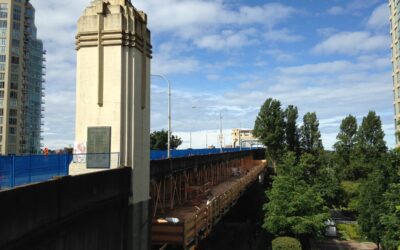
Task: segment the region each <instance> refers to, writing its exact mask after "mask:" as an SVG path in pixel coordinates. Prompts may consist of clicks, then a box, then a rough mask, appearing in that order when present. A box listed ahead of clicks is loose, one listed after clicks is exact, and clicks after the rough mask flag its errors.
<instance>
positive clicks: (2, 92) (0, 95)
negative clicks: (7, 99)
mask: <svg viewBox="0 0 400 250" xmlns="http://www.w3.org/2000/svg"><path fill="white" fill-rule="evenodd" d="M0 98H4V91H3V90H0Z"/></svg>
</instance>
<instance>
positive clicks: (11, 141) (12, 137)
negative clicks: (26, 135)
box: [8, 135, 17, 144]
mask: <svg viewBox="0 0 400 250" xmlns="http://www.w3.org/2000/svg"><path fill="white" fill-rule="evenodd" d="M16 142H17V137H16V136H15V135H9V136H8V143H12V144H15V143H16Z"/></svg>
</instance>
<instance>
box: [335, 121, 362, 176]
mask: <svg viewBox="0 0 400 250" xmlns="http://www.w3.org/2000/svg"><path fill="white" fill-rule="evenodd" d="M336 139H337V140H338V141H337V142H336V143H335V144H334V148H335V150H336V160H337V163H338V167H339V169H338V173H339V176H340V177H341V178H342V179H346V180H349V179H354V176H355V175H356V174H355V173H354V172H356V171H353V170H354V169H353V168H352V167H353V165H352V164H351V159H354V156H355V145H356V139H357V119H356V118H355V117H354V116H352V115H349V116H347V117H346V118H345V119H343V120H342V124H341V125H340V132H339V134H338V135H337V137H336Z"/></svg>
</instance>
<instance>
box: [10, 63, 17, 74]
mask: <svg viewBox="0 0 400 250" xmlns="http://www.w3.org/2000/svg"><path fill="white" fill-rule="evenodd" d="M18 70H19V65H17V64H11V73H16V74H18Z"/></svg>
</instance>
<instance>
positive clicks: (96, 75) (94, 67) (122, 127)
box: [70, 0, 152, 250]
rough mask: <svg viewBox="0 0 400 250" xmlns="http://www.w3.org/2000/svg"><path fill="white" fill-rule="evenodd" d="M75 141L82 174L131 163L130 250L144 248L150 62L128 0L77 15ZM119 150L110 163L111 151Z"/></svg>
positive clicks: (102, 0) (74, 169) (145, 35)
mask: <svg viewBox="0 0 400 250" xmlns="http://www.w3.org/2000/svg"><path fill="white" fill-rule="evenodd" d="M77 30H78V32H77V36H76V50H77V75H76V125H75V145H77V146H76V147H79V148H80V149H82V148H83V149H86V152H83V153H87V156H86V161H85V163H84V164H75V165H72V166H71V167H70V169H71V170H70V171H71V174H80V173H86V172H92V171H97V170H99V168H100V169H104V168H106V169H107V168H112V167H117V166H120V167H127V166H128V167H132V194H133V195H132V197H131V199H130V202H131V205H132V209H131V217H132V218H131V220H132V221H133V223H132V228H131V235H130V236H131V237H130V238H132V242H131V243H130V245H131V246H130V247H129V249H135V250H136V249H138V250H140V249H148V247H149V246H148V242H149V238H148V237H149V236H148V232H149V229H148V225H149V222H148V218H149V216H148V211H149V186H150V185H149V180H150V177H149V169H150V158H149V157H150V152H149V151H150V138H149V134H150V61H151V54H152V46H151V41H150V37H151V36H150V31H149V30H148V29H147V16H146V14H145V13H143V12H141V11H138V10H137V9H136V8H135V7H134V6H133V5H132V4H131V2H130V1H127V0H95V1H92V2H91V3H90V5H89V6H88V7H87V8H86V9H85V11H84V13H83V15H82V16H81V17H80V18H79V20H78V29H77ZM116 152H117V153H119V158H118V164H116V165H114V166H111V165H110V160H111V159H110V155H111V153H116Z"/></svg>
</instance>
